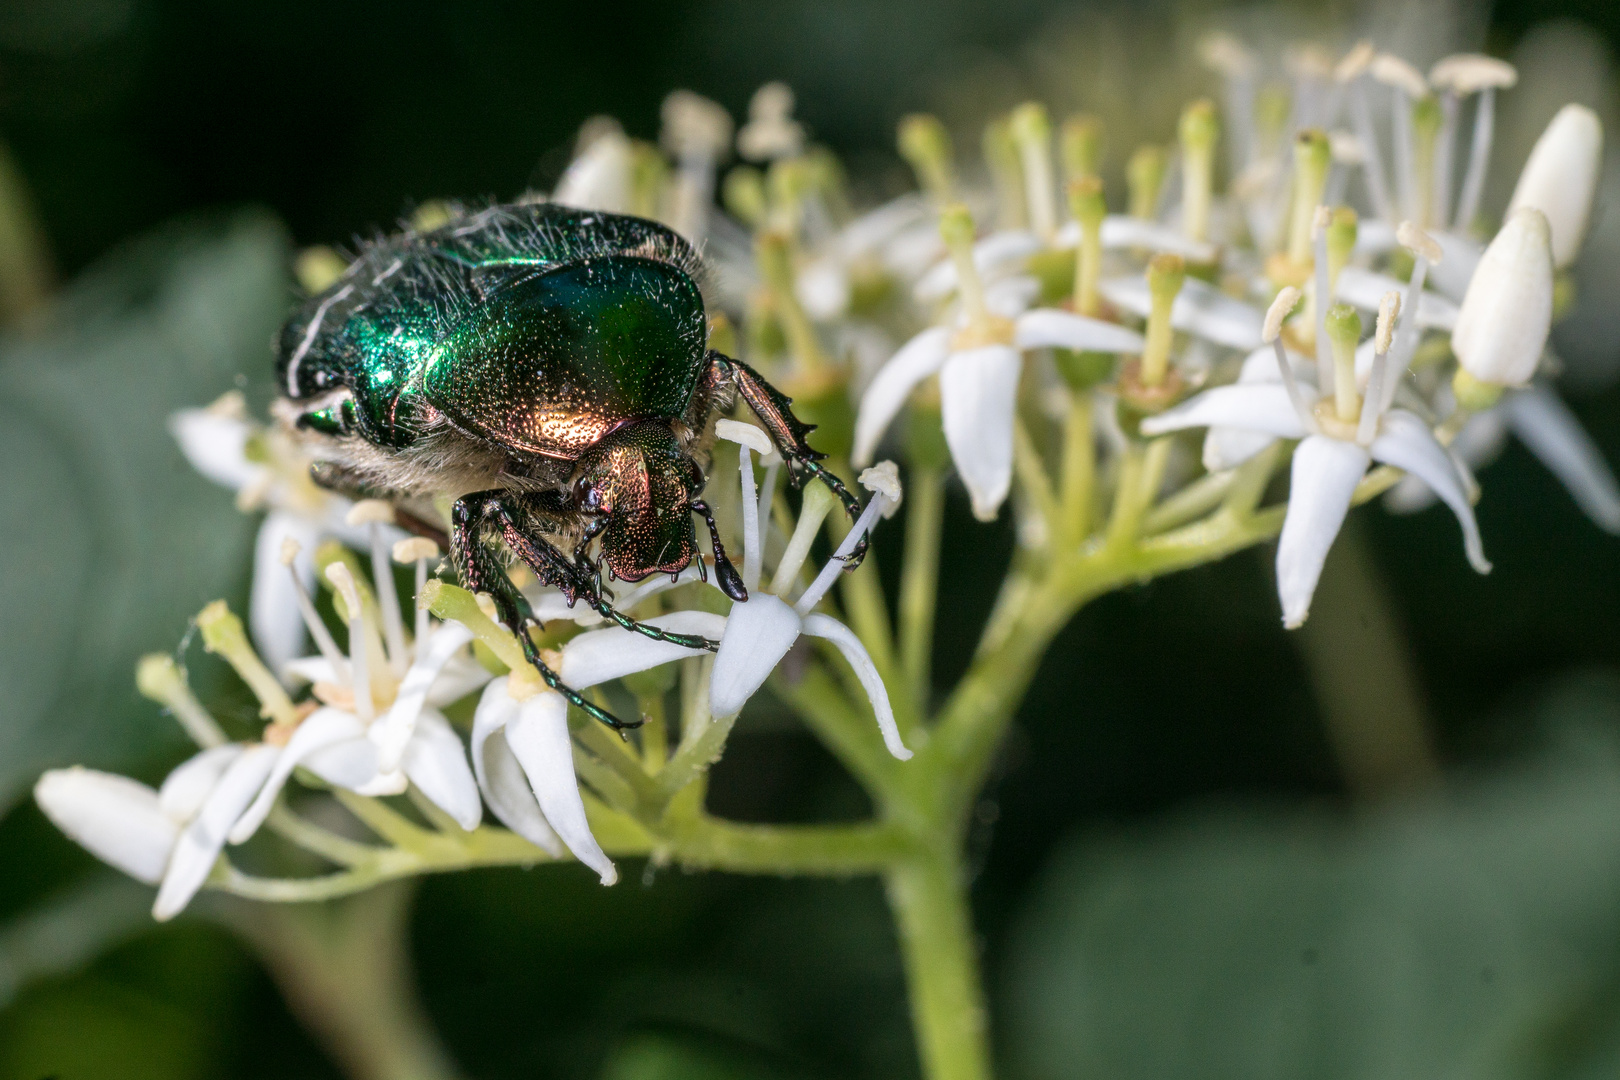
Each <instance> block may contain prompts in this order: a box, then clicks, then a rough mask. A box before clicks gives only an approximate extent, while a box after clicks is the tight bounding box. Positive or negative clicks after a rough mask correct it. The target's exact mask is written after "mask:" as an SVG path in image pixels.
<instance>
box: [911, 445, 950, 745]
mask: <svg viewBox="0 0 1620 1080" xmlns="http://www.w3.org/2000/svg"><path fill="white" fill-rule="evenodd" d="M906 503H907V505H906V553H905V565H904V567H903V568H902V569H901V572H900V667H901V670H902V671H903V672H904V673H905V677H906V682H907V683H909V684H910V686H911V697H912V700H913V701H915V702H916V704H917V708H918V711H920V712H924V713H926V712H927V710H928V699H929V697H930V696H931V694H932V690H931V687H932V682H931V680H932V678H933V672H932V671H931V670H930V662H931V660H932V658H933V652H934V604H935V602H936V597H937V595H938V592H939V541H940V530H941V528H942V526H943V523H944V520H945V474H944V473H943V472H942V471H941V470H940V469H938V468H933V467H927V468H918V469H915V470H913V472H912V475H911V484H910V485H909V486H908V488H907V490H906ZM900 734H901V735H902V736H905V735H906V734H908V732H907V730H906V729H905V728H901V731H900Z"/></svg>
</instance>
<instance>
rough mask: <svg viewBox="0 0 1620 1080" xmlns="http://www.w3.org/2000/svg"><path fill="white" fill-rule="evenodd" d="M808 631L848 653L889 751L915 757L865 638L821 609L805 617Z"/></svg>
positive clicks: (905, 758)
mask: <svg viewBox="0 0 1620 1080" xmlns="http://www.w3.org/2000/svg"><path fill="white" fill-rule="evenodd" d="M804 632H805V633H806V634H812V635H814V636H815V637H818V638H825V639H827V640H828V641H830V642H832V643H833V644H834V645H836V646H838V651H839V652H841V653H843V654H844V659H845V660H848V661H849V666H850V667H852V668H854V669H855V677H856V678H858V679H860V681H861V687H862V688H863V689H864V690H865V691H866V699H867V700H868V701H870V702H871V703H872V712H873V714H874V715H876V716H877V722H878V730H879V731H881V732H882V733H883V745H884V746H886V747H888V748H889V753H891V754H893V755H894V756H895V757H897V758H899V759H900V760H901V761H909V760H911V751H910V750H907V749H906V744H905V743H903V742H901V741H900V728H899V727H898V726H896V725H895V722H894V709H892V708H891V707H890V706H889V691H888V688H887V687H885V686H884V685H883V679H882V678H881V677H880V676H879V675H878V669H877V665H876V664H874V663H872V657H871V655H870V654H869V653H868V652H867V651H866V646H865V645H862V644H861V639H860V638H858V637H856V636H855V632H854V631H853V630H851V629H850V628H849V627H847V626H845V625H844V624H843V623H841V622H839V621H838V620H837V619H834V618H833V617H831V616H830V615H822V614H820V613H818V612H811V613H810V614H809V615H806V616H805V617H804Z"/></svg>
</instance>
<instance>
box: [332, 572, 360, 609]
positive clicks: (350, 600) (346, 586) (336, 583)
mask: <svg viewBox="0 0 1620 1080" xmlns="http://www.w3.org/2000/svg"><path fill="white" fill-rule="evenodd" d="M326 580H327V581H329V582H331V585H332V588H334V589H336V590H337V593H338V595H339V596H341V597H343V603H344V605H345V606H347V607H348V609H349V621H350V622H359V621H360V590H359V589H358V588H357V587H356V586H355V584H354V575H353V574H351V573H349V567H348V566H347V565H346V564H345V563H342V562H334V563H330V564H328V565H327V567H326Z"/></svg>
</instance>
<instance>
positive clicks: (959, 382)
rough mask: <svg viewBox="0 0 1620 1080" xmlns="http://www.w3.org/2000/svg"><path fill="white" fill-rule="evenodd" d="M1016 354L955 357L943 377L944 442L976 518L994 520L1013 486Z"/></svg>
mask: <svg viewBox="0 0 1620 1080" xmlns="http://www.w3.org/2000/svg"><path fill="white" fill-rule="evenodd" d="M1021 359H1022V358H1021V357H1020V355H1019V353H1018V350H1017V349H1014V348H1012V347H1011V346H1009V345H986V346H984V347H982V348H978V349H969V350H967V351H965V352H958V353H952V354H951V357H950V359H949V360H947V361H945V366H944V368H942V369H941V370H940V373H939V393H940V411H941V413H942V415H943V419H944V421H945V442H946V443H947V444H948V445H949V446H950V448H951V459H952V460H953V461H954V462H955V463H956V471H957V473H958V474H959V475H960V476H961V477H962V483H963V484H965V485H967V489H968V494H969V495H970V496H972V499H973V516H974V517H977V518H978V519H979V520H980V521H991V520H993V519H994V518H995V516H996V511H998V510H999V509H1001V503H1002V500H1004V499H1006V497H1007V489H1008V488H1009V487H1010V486H1011V485H1012V467H1013V419H1014V413H1015V411H1016V407H1017V401H1018V376H1019V374H1020V372H1021V371H1022V370H1023V364H1022V362H1021Z"/></svg>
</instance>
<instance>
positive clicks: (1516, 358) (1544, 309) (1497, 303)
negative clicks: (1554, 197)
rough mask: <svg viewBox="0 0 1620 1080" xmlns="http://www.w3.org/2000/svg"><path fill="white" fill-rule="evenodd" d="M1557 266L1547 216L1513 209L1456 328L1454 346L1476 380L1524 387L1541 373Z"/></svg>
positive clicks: (1484, 261) (1465, 299) (1472, 284)
mask: <svg viewBox="0 0 1620 1080" xmlns="http://www.w3.org/2000/svg"><path fill="white" fill-rule="evenodd" d="M1552 303H1553V264H1552V251H1551V249H1550V247H1549V235H1548V229H1547V218H1546V217H1545V216H1544V215H1543V214H1542V212H1541V211H1540V210H1537V209H1535V208H1534V207H1529V206H1526V207H1522V208H1520V209H1518V210H1515V211H1514V212H1513V215H1512V216H1511V217H1509V218H1508V220H1507V224H1505V225H1503V226H1502V231H1501V232H1499V233H1497V234H1496V238H1495V239H1494V240H1492V241H1491V244H1490V246H1489V247H1488V248H1486V249H1485V255H1484V257H1483V258H1481V259H1480V262H1479V268H1478V269H1477V270H1475V271H1474V278H1473V280H1472V281H1470V282H1469V283H1468V293H1467V295H1465V296H1464V297H1463V302H1462V307H1461V308H1460V309H1459V310H1458V312H1457V325H1456V329H1454V330H1453V331H1452V332H1451V349H1452V351H1453V352H1454V353H1456V354H1457V361H1458V363H1460V364H1461V365H1462V367H1463V369H1464V370H1465V371H1467V372H1468V374H1469V375H1471V376H1472V377H1473V378H1475V379H1477V380H1479V381H1480V382H1483V383H1492V384H1495V385H1498V386H1522V385H1524V384H1525V383H1527V382H1529V381H1530V377H1531V376H1532V375H1534V374H1535V373H1536V365H1537V364H1539V363H1540V362H1541V352H1542V349H1544V348H1545V347H1546V345H1547V332H1548V330H1549V329H1550V328H1551V326H1552Z"/></svg>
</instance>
